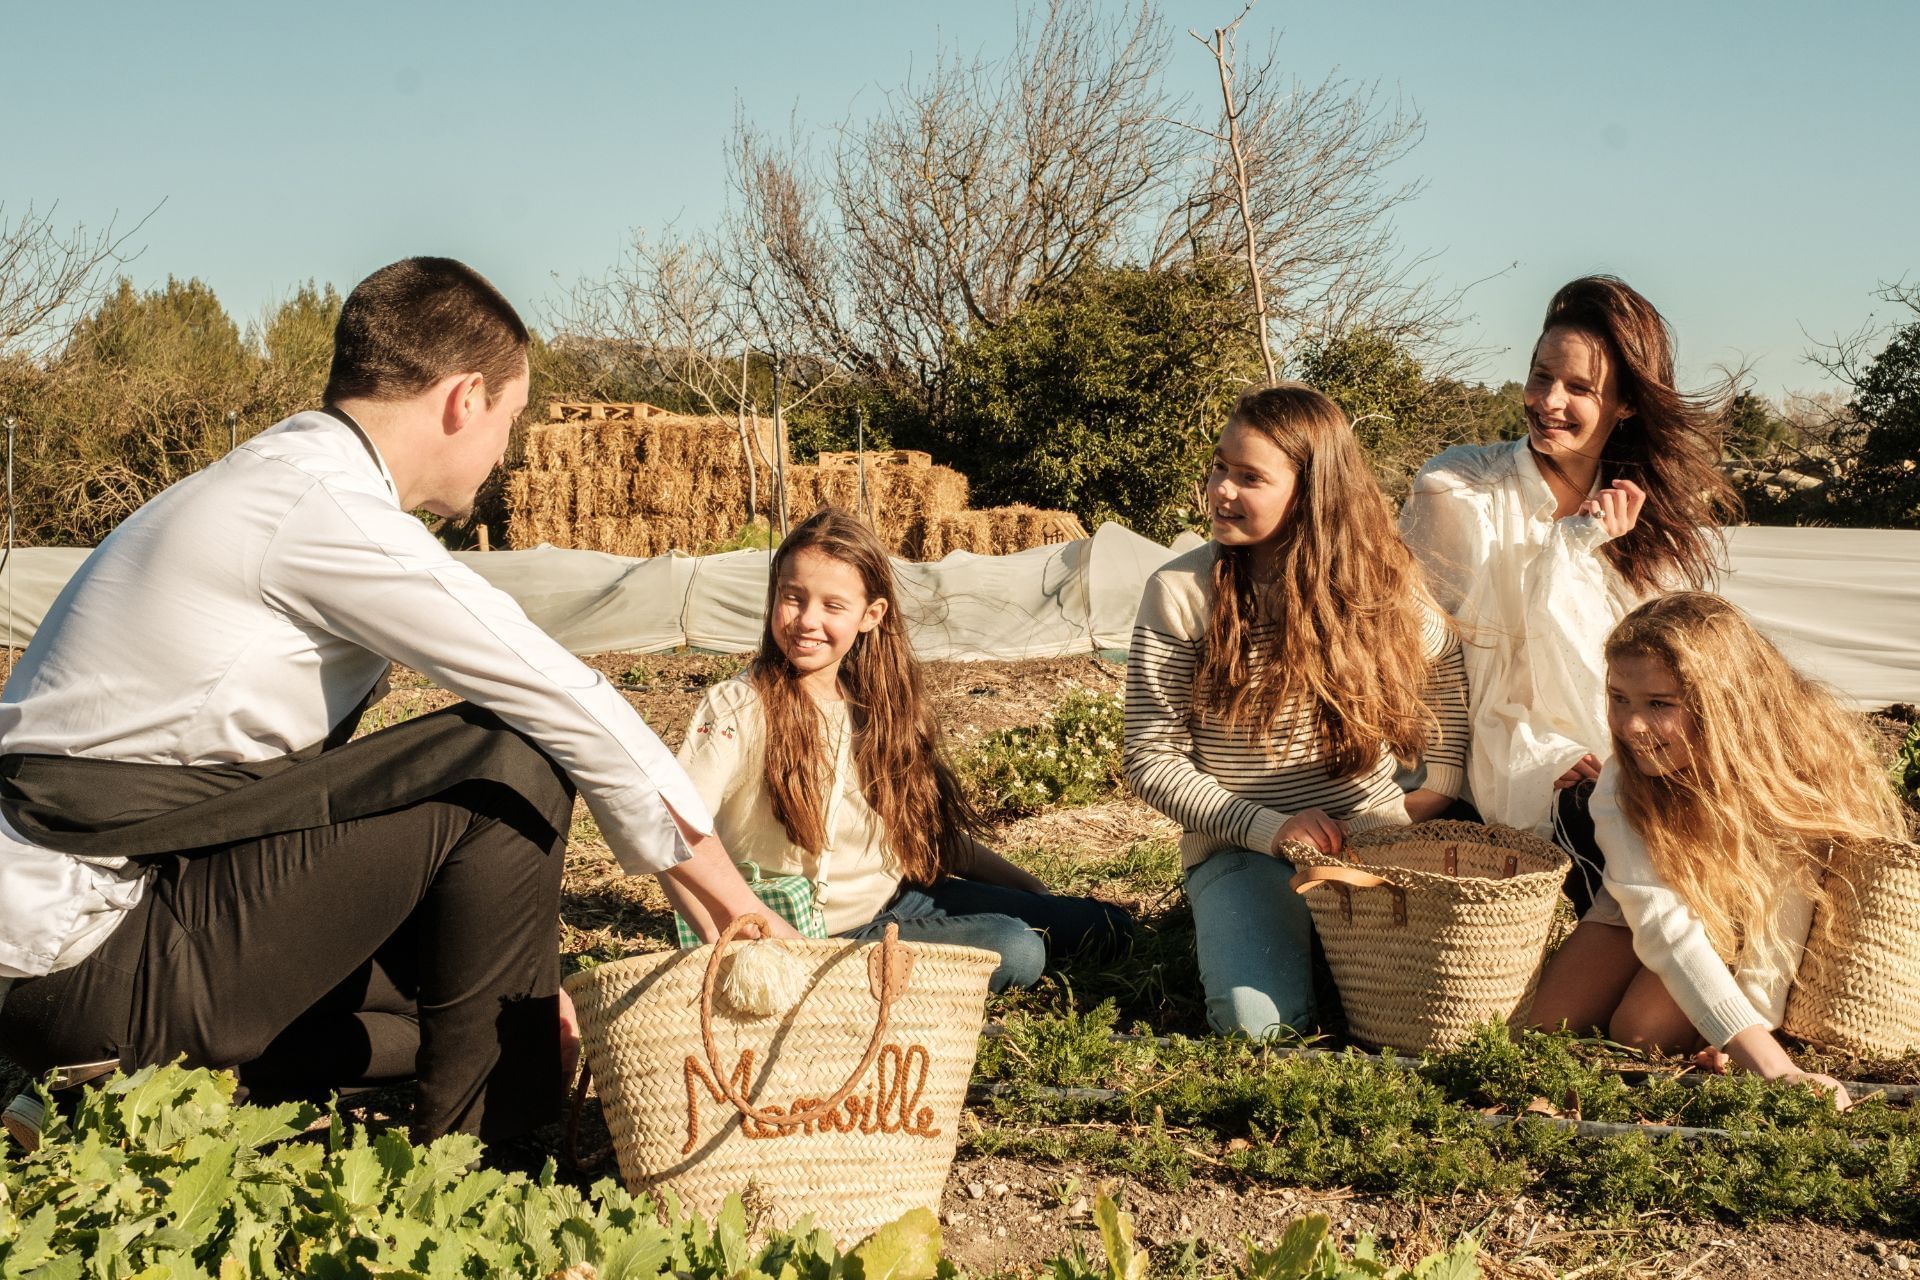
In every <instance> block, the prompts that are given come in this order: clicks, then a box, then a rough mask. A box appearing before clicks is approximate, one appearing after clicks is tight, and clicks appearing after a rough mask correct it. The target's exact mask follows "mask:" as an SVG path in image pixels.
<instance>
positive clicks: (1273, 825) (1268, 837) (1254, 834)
mask: <svg viewBox="0 0 1920 1280" xmlns="http://www.w3.org/2000/svg"><path fill="white" fill-rule="evenodd" d="M1291 817H1293V815H1292V814H1290V813H1282V812H1280V810H1278V809H1262V810H1260V811H1259V812H1258V813H1256V814H1254V815H1253V821H1252V822H1250V823H1248V824H1247V847H1248V848H1249V849H1252V850H1253V851H1254V852H1255V853H1271V852H1273V841H1274V837H1275V836H1278V835H1279V834H1280V828H1282V827H1284V826H1286V825H1287V820H1288V819H1290V818H1291Z"/></svg>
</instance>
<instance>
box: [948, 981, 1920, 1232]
mask: <svg viewBox="0 0 1920 1280" xmlns="http://www.w3.org/2000/svg"><path fill="white" fill-rule="evenodd" d="M1049 1023H1051V1024H1052V1025H1051V1026H1049V1025H1046V1024H1049ZM1103 1046H1104V1047H1103ZM1591 1052H1592V1050H1590V1049H1588V1048H1586V1047H1583V1046H1581V1045H1579V1044H1578V1043H1577V1042H1574V1041H1572V1040H1570V1039H1569V1038H1567V1037H1565V1036H1558V1037H1554V1036H1544V1035H1528V1036H1526V1037H1524V1038H1523V1039H1522V1040H1520V1041H1519V1042H1514V1041H1511V1040H1509V1038H1508V1036H1507V1033H1506V1030H1505V1028H1503V1027H1500V1026H1497V1025H1489V1026H1488V1027H1486V1028H1484V1029H1483V1030H1482V1031H1481V1032H1480V1033H1479V1034H1478V1035H1476V1036H1475V1037H1474V1038H1472V1039H1471V1040H1470V1041H1469V1042H1468V1043H1466V1044H1465V1045H1462V1046H1461V1047H1460V1048H1459V1049H1456V1050H1454V1051H1452V1052H1451V1053H1447V1054H1441V1055H1437V1056H1435V1057H1433V1058H1430V1059H1427V1060H1425V1061H1424V1062H1423V1063H1422V1064H1421V1065H1420V1066H1419V1067H1418V1068H1417V1069H1410V1068H1408V1067H1406V1066H1403V1065H1401V1064H1400V1063H1399V1062H1396V1061H1395V1060H1394V1059H1393V1058H1391V1057H1390V1056H1385V1055H1383V1056H1379V1057H1369V1056H1367V1055H1364V1054H1360V1053H1356V1052H1351V1051H1350V1052H1347V1053H1340V1054H1326V1055H1323V1056H1300V1055H1295V1054H1287V1053H1280V1052H1276V1051H1274V1050H1272V1049H1271V1048H1268V1047H1265V1046H1260V1045H1254V1044H1251V1043H1248V1042H1245V1041H1237V1040H1222V1039H1212V1038H1209V1039H1204V1040H1186V1039H1182V1038H1181V1037H1178V1036H1175V1037H1170V1038H1167V1039H1165V1040H1159V1041H1156V1040H1152V1039H1147V1038H1122V1037H1119V1036H1117V1035H1115V1034H1114V1032H1113V1030H1112V1018H1111V1015H1109V1014H1103V1013H1102V1011H1101V1010H1096V1011H1095V1012H1094V1014H1090V1015H1085V1016H1078V1015H1074V1016H1055V1017H1025V1018H1022V1019H1018V1020H1014V1019H1010V1020H1009V1022H1008V1027H1007V1032H1006V1034H1005V1036H1004V1037H1002V1043H1000V1044H992V1043H991V1042H989V1044H988V1045H985V1046H983V1052H982V1053H981V1056H980V1059H979V1062H980V1067H979V1070H980V1072H981V1073H982V1074H985V1075H990V1076H994V1077H997V1078H998V1079H999V1080H1001V1082H1002V1084H1003V1087H1002V1088H1001V1089H1000V1090H999V1091H998V1092H997V1093H996V1094H995V1095H994V1096H993V1097H992V1098H991V1099H990V1101H989V1103H988V1110H989V1111H990V1112H991V1114H992V1116H993V1117H994V1118H995V1120H996V1121H997V1123H996V1124H995V1125H993V1126H991V1127H989V1128H988V1129H986V1130H985V1131H984V1132H982V1133H979V1134H975V1135H973V1136H971V1137H970V1138H969V1139H968V1147H969V1149H970V1150H974V1151H978V1152H982V1153H991V1154H997V1155H1001V1156H1004V1157H1007V1158H1013V1159H1022V1158H1024V1159H1056V1160H1057V1159H1075V1160H1080V1161H1084V1162H1087V1163H1089V1164H1092V1165H1094V1166H1095V1167H1096V1168H1103V1169H1108V1170H1112V1171H1114V1172H1116V1173H1127V1174H1130V1175H1133V1176H1139V1177H1143V1178H1148V1179H1151V1180H1154V1181H1157V1182H1159V1183H1160V1184H1162V1185H1166V1186H1172V1187H1178V1186H1180V1185H1182V1184H1183V1183H1184V1181H1185V1180H1186V1178H1187V1177H1188V1176H1189V1175H1190V1174H1191V1173H1192V1171H1193V1170H1194V1169H1195V1168H1198V1167H1201V1166H1206V1167H1209V1168H1218V1167H1222V1166H1224V1167H1225V1168H1227V1169H1230V1170H1232V1171H1234V1172H1236V1173H1238V1174H1240V1175H1242V1176H1245V1177H1250V1178H1258V1179H1272V1180H1275V1181H1280V1182H1284V1183H1287V1184H1290V1185H1298V1186H1308V1187H1333V1186H1351V1187H1353V1188H1355V1189H1356V1190H1361V1191H1372V1192H1384V1193H1387V1194H1392V1195H1397V1196H1403V1197H1410V1198H1411V1197H1451V1196H1455V1195H1459V1194H1482V1195H1493V1196H1510V1195H1514V1194H1516V1193H1518V1192H1520V1191H1521V1190H1523V1189H1532V1191H1533V1192H1534V1193H1535V1194H1538V1195H1540V1196H1542V1197H1543V1198H1545V1199H1548V1200H1551V1201H1555V1202H1557V1203H1560V1204H1563V1205H1564V1206H1565V1207H1566V1209H1567V1210H1568V1211H1570V1212H1574V1213H1577V1214H1580V1215H1582V1216H1586V1217H1594V1218H1601V1219H1615V1218H1624V1217H1629V1216H1633V1215H1639V1214H1645V1213H1648V1212H1678V1213H1683V1214H1687V1215H1691V1216H1704V1217H1726V1218H1731V1219H1734V1220H1737V1221H1746V1222H1756V1221H1765V1220H1769V1219H1780V1218H1815V1219H1818V1220H1821V1221H1824V1222H1829V1223H1839V1224H1864V1225H1877V1226H1882V1227H1896V1228H1903V1229H1904V1228H1910V1227H1911V1226H1913V1225H1915V1224H1916V1223H1920V1195H1917V1193H1920V1112H1916V1111H1914V1110H1911V1109H1907V1108H1903V1107H1898V1106H1892V1105H1889V1104H1888V1103H1887V1102H1886V1101H1885V1099H1884V1098H1880V1097H1870V1098H1867V1099H1865V1100H1863V1101H1861V1102H1859V1103H1858V1104H1857V1105H1855V1106H1854V1107H1853V1109H1852V1110H1850V1111H1847V1112H1844V1113H1841V1112H1836V1111H1834V1110H1833V1108H1832V1107H1831V1105H1829V1104H1828V1103H1827V1102H1825V1101H1824V1100H1823V1099H1821V1098H1820V1097H1818V1096H1817V1095H1815V1094H1814V1093H1813V1092H1812V1091H1810V1090H1807V1089H1802V1088H1796V1087H1792V1086H1783V1085H1776V1084H1772V1083H1769V1082H1767V1081H1765V1080H1762V1079H1760V1078H1758V1077H1756V1076H1736V1077H1714V1078H1709V1079H1706V1080H1702V1081H1698V1082H1696V1083H1691V1084H1689V1083H1682V1082H1681V1081H1680V1080H1679V1079H1678V1078H1676V1077H1674V1076H1671V1075H1664V1074H1659V1075H1654V1076H1651V1077H1650V1078H1648V1079H1646V1080H1644V1081H1641V1082H1638V1083H1629V1082H1627V1081H1625V1080H1622V1079H1621V1078H1620V1076H1619V1075H1618V1074H1617V1073H1616V1072H1613V1071H1609V1070H1607V1069H1605V1068H1604V1066H1603V1065H1601V1064H1597V1063H1594V1062H1592V1061H1589V1060H1588V1057H1587V1055H1588V1054H1590V1053H1591ZM1053 1081H1058V1082H1061V1083H1063V1084H1068V1085H1070V1087H1072V1088H1073V1089H1075V1090H1077V1092H1074V1093H1064V1092H1049V1091H1048V1088H1047V1085H1048V1083H1049V1082H1053ZM1101 1090H1104V1091H1106V1092H1105V1093H1101V1092H1099V1091H1101ZM1540 1110H1545V1111H1546V1112H1547V1113H1548V1116H1552V1115H1554V1114H1555V1113H1561V1114H1565V1115H1569V1116H1574V1115H1577V1116H1579V1117H1581V1118H1584V1119H1588V1120H1600V1121H1606V1122H1611V1123H1616V1124H1627V1125H1631V1124H1635V1123H1639V1122H1646V1123H1652V1124H1660V1125H1677V1126H1694V1127H1699V1128H1706V1129H1719V1130H1725V1131H1726V1136H1725V1137H1716V1138H1707V1139H1703V1140H1700V1141H1694V1142H1688V1141H1683V1140H1681V1139H1680V1138H1678V1137H1673V1136H1665V1135H1661V1134H1658V1133H1646V1132H1629V1133H1625V1134H1622V1135H1620V1136H1594V1135H1590V1134H1579V1133H1574V1132H1570V1131H1569V1130H1568V1129H1567V1128H1566V1127H1565V1126H1563V1125H1559V1124H1556V1123H1553V1122H1552V1121H1551V1120H1550V1119H1535V1118H1533V1117H1532V1114H1531V1113H1533V1112H1535V1111H1540ZM1489 1112H1490V1113H1494V1114H1496V1115H1498V1116H1499V1117H1500V1120H1501V1122H1500V1123H1497V1124H1496V1123H1489V1120H1488V1115H1487V1114H1483V1113H1489ZM1089 1122H1095V1123H1099V1124H1102V1125H1109V1126H1110V1125H1114V1124H1116V1123H1117V1124H1118V1125H1120V1126H1123V1127H1121V1128H1118V1129H1114V1128H1104V1129H1095V1128H1089V1127H1087V1126H1088V1124H1089ZM1125 1126H1132V1128H1131V1130H1130V1131H1129V1130H1128V1129H1127V1128H1125ZM1170 1135H1174V1136H1170Z"/></svg>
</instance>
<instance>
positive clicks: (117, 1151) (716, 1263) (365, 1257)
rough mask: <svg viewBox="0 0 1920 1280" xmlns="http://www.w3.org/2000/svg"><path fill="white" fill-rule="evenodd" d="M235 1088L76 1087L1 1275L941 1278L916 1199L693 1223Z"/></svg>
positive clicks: (12, 1193)
mask: <svg viewBox="0 0 1920 1280" xmlns="http://www.w3.org/2000/svg"><path fill="white" fill-rule="evenodd" d="M233 1093H234V1080H233V1077H231V1076H229V1075H225V1074H217V1073H214V1072H209V1071H204V1070H200V1071H189V1070H186V1069H185V1068H182V1067H179V1066H169V1067H160V1068H153V1067H149V1068H146V1069H143V1070H141V1071H138V1072H136V1073H134V1074H133V1075H131V1076H126V1077H115V1078H114V1079H112V1080H111V1081H110V1082H108V1083H107V1084H106V1085H105V1086H104V1087H102V1088H100V1089H94V1090H89V1091H88V1092H87V1093H86V1094H85V1096H84V1097H83V1099H82V1101H81V1103H80V1106H79V1110H78V1113H77V1114H76V1115H75V1117H74V1118H73V1120H72V1121H71V1122H69V1121H66V1120H62V1119H57V1120H56V1121H55V1122H54V1124H53V1125H52V1127H51V1128H50V1129H49V1131H48V1134H47V1140H46V1142H45V1143H44V1144H43V1145H42V1146H41V1148H40V1150H39V1151H38V1152H36V1153H34V1154H33V1155H31V1156H28V1157H25V1158H24V1159H21V1160H19V1161H15V1162H11V1163H9V1164H7V1165H6V1166H5V1169H4V1172H3V1173H0V1276H6V1277H10V1278H11V1277H15V1276H20V1277H25V1276H32V1277H35V1278H36V1280H66V1278H72V1280H77V1278H78V1277H80V1276H82V1275H100V1276H133V1275H139V1276H143V1277H151V1278H152V1280H166V1278H171V1280H187V1278H188V1277H208V1278H212V1277H218V1278H219V1280H238V1278H239V1277H242V1276H311V1277H319V1278H321V1280H346V1278H348V1277H363V1276H375V1275H383V1276H396V1277H399V1276H408V1277H417V1278H419V1280H426V1278H427V1277H441V1276H495V1275H519V1276H554V1275H568V1274H570V1275H574V1276H587V1275H593V1276H597V1277H599V1280H620V1278H642V1277H643V1278H647V1280H651V1278H653V1277H659V1276H665V1275H670V1274H677V1275H680V1276H689V1277H722V1276H738V1275H750V1274H762V1275H766V1276H774V1277H789V1278H790V1280H827V1278H828V1277H829V1276H832V1277H836V1278H838V1277H846V1278H847V1280H858V1278H860V1277H888V1278H889V1280H934V1278H935V1277H936V1276H938V1275H949V1276H950V1275H951V1274H952V1269H951V1268H950V1267H946V1266H945V1265H944V1264H942V1263H941V1262H940V1261H939V1258H940V1247H941V1245H940V1228H939V1224H938V1222H937V1221H936V1220H935V1219H934V1217H933V1215H932V1214H930V1213H928V1212H927V1211H926V1210H924V1209H920V1210H915V1211H914V1212H912V1213H909V1214H908V1215H906V1216H905V1217H903V1218H901V1219H900V1220H899V1221H897V1222H895V1223H893V1224H891V1225H889V1226H887V1227H885V1228H882V1229H881V1230H880V1231H878V1232H876V1233H875V1234H874V1235H873V1236H872V1237H870V1238H869V1239H868V1240H866V1241H865V1242H864V1243H862V1244H861V1245H860V1246H859V1247H858V1248H856V1249H854V1250H853V1251H852V1252H851V1253H849V1254H847V1255H845V1256H843V1255H841V1254H840V1253H839V1251H838V1250H837V1249H836V1248H835V1247H834V1243H833V1240H832V1237H831V1236H829V1235H828V1234H827V1233H826V1232H824V1231H820V1230H816V1229H814V1228H813V1227H812V1225H811V1224H810V1223H809V1222H807V1221H805V1220H804V1219H803V1220H802V1221H801V1223H800V1224H798V1225H797V1226H796V1227H794V1228H793V1229H792V1230H791V1231H774V1232H771V1233H768V1234H767V1235H765V1236H764V1237H762V1238H758V1239H757V1240H755V1239H752V1238H750V1230H749V1223H748V1219H747V1214H746V1210H745V1209H744V1207H743V1205H742V1202H741V1200H740V1198H739V1197H737V1196H736V1197H733V1198H731V1199H729V1200H728V1201H727V1202H726V1205H725V1206H724V1207H723V1208H722V1210H721V1212H720V1213H719V1214H718V1215H717V1216H716V1217H715V1219H714V1220H713V1221H712V1222H711V1223H708V1222H706V1221H705V1220H703V1219H702V1218H700V1217H699V1216H698V1215H694V1214H688V1213H685V1212H683V1211H682V1210H681V1208H680V1206H679V1205H678V1204H677V1203H676V1202H675V1201H674V1200H673V1198H672V1197H671V1196H669V1197H667V1198H666V1201H665V1203H664V1204H663V1205H661V1206H659V1208H658V1211H656V1206H654V1205H653V1204H652V1203H650V1202H649V1201H647V1200H646V1199H644V1198H640V1199H636V1198H634V1197H631V1196H629V1195H628V1194H627V1193H626V1192H625V1191H624V1190H622V1189H621V1188H620V1187H619V1186H618V1185H617V1184H615V1183H614V1182H612V1181H603V1182H601V1183H599V1184H598V1185H597V1186H595V1187H594V1188H593V1189H592V1191H591V1192H590V1193H585V1192H582V1191H581V1190H579V1189H578V1188H575V1187H570V1186H566V1185H564V1184H559V1183H556V1182H555V1180H554V1176H553V1173H554V1170H553V1165H552V1163H551V1162H549V1163H548V1165H547V1167H546V1169H545V1170H544V1171H543V1172H542V1173H541V1175H540V1176H539V1177H538V1178H536V1179H529V1178H528V1177H526V1175H524V1174H518V1173H515V1174H504V1173H500V1172H498V1171H496V1170H491V1169H484V1168H474V1167H473V1165H474V1162H475V1160H476V1159H477V1158H478V1157H479V1156H480V1154H481V1147H480V1143H479V1142H478V1141H477V1140H475V1139H473V1138H470V1137H465V1136H459V1135H456V1136H450V1137H445V1138H441V1139H439V1140H438V1141H436V1142H434V1143H433V1144H431V1145H430V1146H426V1147H416V1146H413V1145H411V1144H410V1143H408V1141H407V1140H406V1138H405V1137H403V1136H402V1135H401V1134H399V1133H396V1132H388V1133H382V1134H380V1135H378V1136H375V1137H369V1135H368V1134H367V1133H366V1132H365V1131H364V1130H356V1131H355V1132H353V1133H352V1134H351V1135H349V1134H348V1132H347V1131H346V1129H345V1126H344V1125H343V1124H342V1122H341V1121H340V1119H339V1118H338V1117H335V1118H334V1119H333V1121H332V1123H331V1125H330V1127H329V1129H328V1131H327V1133H326V1138H325V1142H324V1143H321V1142H317V1141H297V1140H295V1139H297V1138H298V1137H299V1136H300V1135H301V1134H302V1133H303V1131H305V1130H306V1129H307V1128H308V1127H309V1126H310V1125H312V1124H313V1123H314V1122H315V1121H316V1120H318V1119H319V1118H320V1114H321V1113H320V1112H319V1110H318V1109H317V1108H314V1107H312V1106H308V1105H305V1104H288V1105H285V1106H278V1107H251V1106H236V1105H235V1104H234V1102H233Z"/></svg>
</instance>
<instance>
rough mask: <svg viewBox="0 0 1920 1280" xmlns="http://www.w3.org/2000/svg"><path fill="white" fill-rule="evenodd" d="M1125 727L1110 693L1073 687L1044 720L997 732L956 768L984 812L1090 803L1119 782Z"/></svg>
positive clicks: (1017, 811) (1008, 812) (1105, 795)
mask: <svg viewBox="0 0 1920 1280" xmlns="http://www.w3.org/2000/svg"><path fill="white" fill-rule="evenodd" d="M1125 732H1126V721H1125V716H1124V715H1123V713H1122V711H1121V705H1120V699H1119V697H1118V696H1116V695H1114V694H1110V693H1094V692H1092V691H1090V690H1085V689H1077V690H1075V691H1074V692H1072V693H1069V694H1068V695H1067V696H1066V697H1065V698H1063V699H1061V701H1060V704H1059V705H1058V706H1057V707H1055V708H1054V711H1053V715H1052V716H1051V717H1050V718H1049V719H1048V721H1047V723H1046V724H1043V725H1039V726H1036V727H1033V728H1024V729H1003V730H1001V731H1000V732H999V733H995V734H992V735H990V736H989V737H987V738H985V739H984V740H982V741H981V743H980V744H979V745H978V746H977V747H975V748H974V750H973V753H972V755H971V756H969V757H968V758H967V760H966V761H965V763H964V765H963V768H962V772H963V773H964V774H965V775H966V776H967V778H968V779H969V780H970V781H971V783H972V784H973V788H974V795H975V800H976V802H977V803H978V804H979V805H980V808H981V810H982V811H983V812H985V813H989V814H1005V815H1014V814H1021V813H1031V812H1033V811H1035V810H1037V809H1044V808H1046V807H1047V806H1049V805H1056V804H1057V805H1082V804H1092V803H1094V802H1095V801H1098V800H1105V799H1107V798H1109V797H1110V796H1112V795H1113V794H1114V793H1115V792H1116V791H1117V790H1118V789H1119V787H1120V786H1121V765H1120V745H1121V739H1122V738H1123V737H1124V735H1125Z"/></svg>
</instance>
